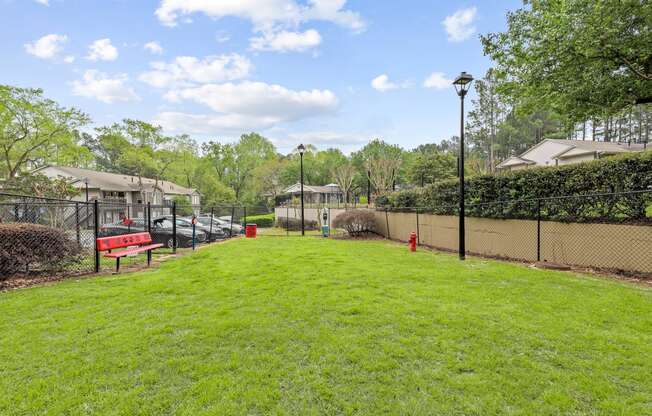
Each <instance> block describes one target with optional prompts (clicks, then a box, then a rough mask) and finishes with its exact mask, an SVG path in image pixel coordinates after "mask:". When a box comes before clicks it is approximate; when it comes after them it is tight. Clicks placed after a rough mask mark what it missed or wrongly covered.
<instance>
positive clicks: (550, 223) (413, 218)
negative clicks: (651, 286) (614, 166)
mask: <svg viewBox="0 0 652 416" xmlns="http://www.w3.org/2000/svg"><path fill="white" fill-rule="evenodd" d="M458 213H459V208H458V207H457V206H445V207H437V208H436V209H432V208H431V209H425V208H416V207H403V208H394V209H392V210H389V209H381V210H378V211H377V212H376V217H377V224H378V228H379V230H378V232H379V233H380V234H382V235H383V236H385V237H387V238H390V239H394V240H399V241H407V240H408V239H409V236H410V233H411V232H415V233H416V234H417V239H418V242H419V243H420V244H421V245H424V246H429V247H433V248H437V249H441V250H447V251H457V249H458V244H459V217H458V216H457V215H458ZM465 214H466V221H465V242H466V252H467V253H468V254H476V255H480V256H485V257H492V258H502V259H513V260H523V261H530V262H545V263H551V264H555V265H569V266H579V267H585V268H593V269H604V270H607V271H612V272H618V273H625V274H630V273H635V274H637V275H641V274H643V275H651V276H652V191H650V190H643V191H635V192H623V193H610V194H593V195H578V196H568V197H558V198H544V199H534V200H512V201H500V202H492V203H467V204H466V207H465Z"/></svg>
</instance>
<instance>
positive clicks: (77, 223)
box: [75, 202, 81, 246]
mask: <svg viewBox="0 0 652 416" xmlns="http://www.w3.org/2000/svg"><path fill="white" fill-rule="evenodd" d="M75 230H76V231H77V245H78V246H79V245H81V237H80V235H79V234H80V230H79V202H75Z"/></svg>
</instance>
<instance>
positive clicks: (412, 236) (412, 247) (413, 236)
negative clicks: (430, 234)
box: [408, 232, 417, 251]
mask: <svg viewBox="0 0 652 416" xmlns="http://www.w3.org/2000/svg"><path fill="white" fill-rule="evenodd" d="M408 246H409V247H410V251H417V233H415V232H412V233H411V234H410V241H409V243H408Z"/></svg>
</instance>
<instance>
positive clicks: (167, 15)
mask: <svg viewBox="0 0 652 416" xmlns="http://www.w3.org/2000/svg"><path fill="white" fill-rule="evenodd" d="M345 4H346V0H309V2H308V4H307V5H303V4H299V3H298V2H297V1H296V0H227V1H211V0H161V2H160V4H159V7H158V9H157V10H156V16H157V17H158V19H159V21H160V22H161V23H163V24H164V25H167V26H176V25H177V21H178V19H179V18H180V17H181V16H187V15H189V14H193V13H204V14H206V15H207V16H209V17H212V18H215V19H219V18H222V17H226V16H235V17H240V18H242V19H247V20H250V21H251V22H252V23H253V24H254V26H255V27H257V28H258V29H260V28H267V29H269V28H271V27H274V26H278V25H296V24H298V23H300V22H305V21H308V20H323V21H330V22H333V23H336V24H338V25H341V26H344V27H348V28H350V29H352V30H355V31H362V30H364V29H365V27H366V24H365V22H364V21H363V20H362V18H361V17H360V15H359V14H358V13H357V12H353V11H351V10H343V8H344V6H345Z"/></svg>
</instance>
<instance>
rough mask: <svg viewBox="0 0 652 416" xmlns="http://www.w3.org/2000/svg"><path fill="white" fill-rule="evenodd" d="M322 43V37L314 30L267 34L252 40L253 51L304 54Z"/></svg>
mask: <svg viewBox="0 0 652 416" xmlns="http://www.w3.org/2000/svg"><path fill="white" fill-rule="evenodd" d="M320 43H321V35H320V34H319V32H317V31H316V30H314V29H309V30H306V31H305V32H289V31H285V30H283V31H280V32H265V33H263V34H262V36H259V37H256V38H251V49H253V50H257V51H275V52H290V51H294V52H304V51H306V50H308V49H311V48H314V47H316V46H318V45H319V44H320Z"/></svg>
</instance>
